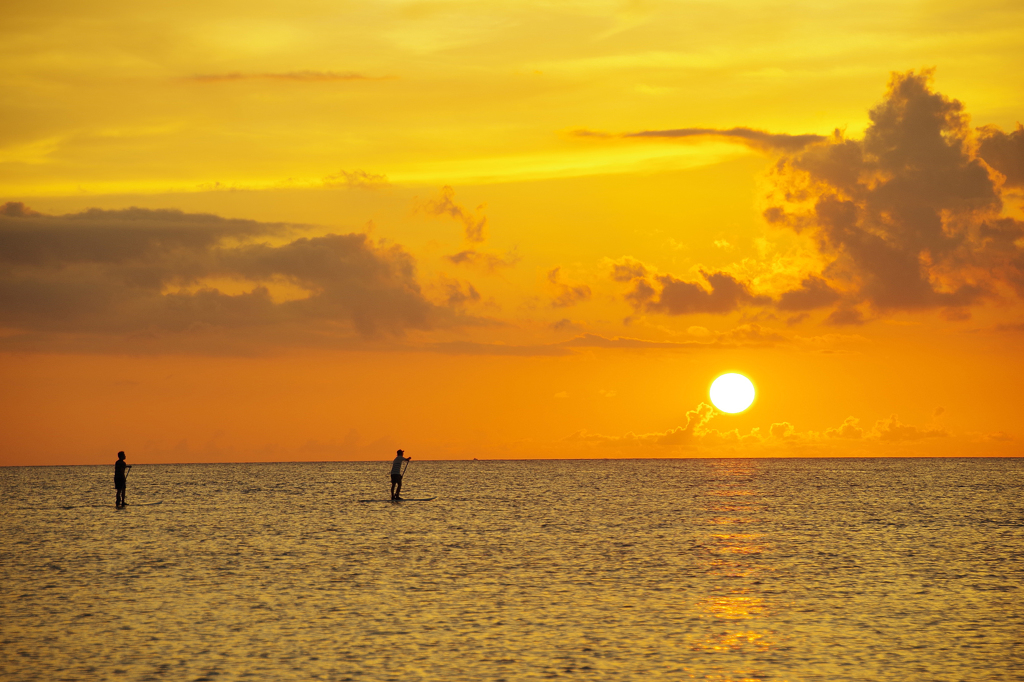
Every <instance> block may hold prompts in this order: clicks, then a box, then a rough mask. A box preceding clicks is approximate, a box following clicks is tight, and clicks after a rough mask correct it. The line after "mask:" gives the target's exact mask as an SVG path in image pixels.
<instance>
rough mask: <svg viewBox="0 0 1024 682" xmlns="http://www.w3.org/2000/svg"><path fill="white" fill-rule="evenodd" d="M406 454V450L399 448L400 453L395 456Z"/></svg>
mask: <svg viewBox="0 0 1024 682" xmlns="http://www.w3.org/2000/svg"><path fill="white" fill-rule="evenodd" d="M404 454H405V450H399V451H398V454H397V455H395V457H401V456H402V455H404Z"/></svg>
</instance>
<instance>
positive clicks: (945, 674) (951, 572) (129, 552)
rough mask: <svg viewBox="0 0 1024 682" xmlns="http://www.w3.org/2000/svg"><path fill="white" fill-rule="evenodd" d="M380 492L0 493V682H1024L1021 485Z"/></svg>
mask: <svg viewBox="0 0 1024 682" xmlns="http://www.w3.org/2000/svg"><path fill="white" fill-rule="evenodd" d="M387 473H388V464H387V463H384V462H381V463H374V464H368V463H324V464H225V465H151V466H146V465H137V466H135V468H134V470H133V471H132V474H131V476H130V477H129V479H128V501H129V503H131V506H129V507H128V508H127V509H124V510H115V509H114V507H113V503H114V490H113V487H112V486H113V483H112V479H113V467H112V466H109V467H49V468H2V469H0V489H2V498H0V499H2V503H0V504H2V507H0V512H2V520H0V531H2V536H0V543H2V544H0V549H2V556H0V643H2V646H0V677H2V679H4V680H47V681H50V680H65V679H66V680H74V679H83V680H90V679H114V678H117V679H122V680H218V681H220V680H235V679H260V680H317V679H321V680H402V681H407V680H508V681H510V682H512V681H518V680H535V679H566V680H569V679H578V680H691V679H697V680H722V681H724V680H830V681H831V680H858V681H861V680H900V681H909V680H922V681H924V680H927V681H940V680H970V681H972V682H976V681H982V680H1024V644H1022V643H1024V594H1022V582H1021V581H1022V576H1024V511H1022V509H1024V505H1022V503H1021V501H1020V498H1021V493H1022V486H1021V484H1022V483H1024V461H1022V460H1020V459H1011V460H1005V459H1003V460H978V459H954V460H940V459H933V460H918V459H909V460H907V459H878V460H800V459H785V460H656V461H651V460H647V461H584V462H568V461H500V462H499V461H480V462H420V461H414V462H412V464H411V465H410V469H409V472H408V475H407V477H406V490H405V491H404V493H405V494H406V495H407V496H410V497H412V496H416V497H419V496H426V495H437V499H436V500H433V501H430V502H404V503H397V504H392V503H389V502H380V503H360V502H358V500H359V499H361V498H367V497H377V498H380V499H381V500H383V499H384V498H386V497H387V486H388V480H387ZM157 501H159V502H160V504H156V505H148V506H144V505H143V503H151V502H157Z"/></svg>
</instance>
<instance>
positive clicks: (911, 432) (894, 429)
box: [872, 415, 949, 441]
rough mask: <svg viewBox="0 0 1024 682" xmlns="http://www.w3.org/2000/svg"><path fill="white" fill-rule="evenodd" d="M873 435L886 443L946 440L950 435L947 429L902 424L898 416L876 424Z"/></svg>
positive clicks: (880, 420)
mask: <svg viewBox="0 0 1024 682" xmlns="http://www.w3.org/2000/svg"><path fill="white" fill-rule="evenodd" d="M872 431H873V433H872V435H873V436H874V437H876V438H878V439H879V440H884V441H908V440H921V439H922V438H944V437H946V436H948V435H949V432H948V431H946V430H945V429H922V428H918V427H916V426H911V425H909V424H901V423H900V420H899V419H898V418H897V417H896V415H891V416H890V417H889V418H888V419H879V420H878V421H877V422H875V427H874V429H873V430H872Z"/></svg>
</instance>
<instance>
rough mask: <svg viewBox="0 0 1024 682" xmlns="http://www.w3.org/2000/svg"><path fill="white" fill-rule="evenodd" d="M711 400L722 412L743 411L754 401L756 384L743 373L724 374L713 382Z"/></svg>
mask: <svg viewBox="0 0 1024 682" xmlns="http://www.w3.org/2000/svg"><path fill="white" fill-rule="evenodd" d="M711 402H712V403H714V404H715V407H717V408H718V409H720V410H721V411H722V412H729V413H734V412H742V411H743V410H745V409H747V408H748V407H750V403H752V402H754V384H752V383H750V379H748V378H746V377H745V376H743V375H742V374H735V373H729V374H723V375H722V376H720V377H718V378H717V379H715V380H714V382H713V383H712V384H711Z"/></svg>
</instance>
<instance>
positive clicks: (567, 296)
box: [548, 267, 591, 308]
mask: <svg viewBox="0 0 1024 682" xmlns="http://www.w3.org/2000/svg"><path fill="white" fill-rule="evenodd" d="M561 269H562V268H561V267H556V268H552V269H551V270H549V271H548V282H549V283H550V284H551V285H552V286H553V287H554V288H555V290H556V293H555V295H554V296H552V298H551V305H552V306H553V307H555V308H568V307H570V306H574V305H576V304H577V303H583V302H584V301H589V300H590V293H591V292H590V287H588V286H587V285H586V284H567V283H565V282H562V281H561V279H560V271H561Z"/></svg>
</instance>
